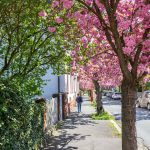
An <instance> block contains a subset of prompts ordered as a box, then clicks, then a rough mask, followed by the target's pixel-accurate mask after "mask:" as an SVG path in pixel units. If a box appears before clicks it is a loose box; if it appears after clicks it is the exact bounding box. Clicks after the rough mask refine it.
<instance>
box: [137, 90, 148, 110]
mask: <svg viewBox="0 0 150 150" xmlns="http://www.w3.org/2000/svg"><path fill="white" fill-rule="evenodd" d="M136 106H137V107H147V109H148V110H150V90H149V91H144V92H143V93H142V95H141V96H140V97H139V98H138V99H137V102H136Z"/></svg>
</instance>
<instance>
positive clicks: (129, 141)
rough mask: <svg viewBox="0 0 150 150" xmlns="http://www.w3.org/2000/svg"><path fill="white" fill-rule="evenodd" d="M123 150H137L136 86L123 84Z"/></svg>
mask: <svg viewBox="0 0 150 150" xmlns="http://www.w3.org/2000/svg"><path fill="white" fill-rule="evenodd" d="M121 89H122V150H137V139H136V138H137V137H136V126H135V122H136V107H135V101H136V94H137V92H136V85H135V84H134V83H133V84H132V83H131V82H128V81H127V80H124V81H123V82H122V86H121Z"/></svg>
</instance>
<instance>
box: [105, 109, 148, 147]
mask: <svg viewBox="0 0 150 150" xmlns="http://www.w3.org/2000/svg"><path fill="white" fill-rule="evenodd" d="M105 111H106V112H107V113H108V114H109V115H110V116H114V115H113V114H112V113H110V112H109V111H108V110H107V109H105ZM110 122H111V123H112V124H113V125H114V127H115V128H116V129H117V131H118V133H119V134H121V133H122V132H121V128H120V126H119V125H118V124H117V123H116V122H115V121H114V120H112V119H111V120H110ZM138 138H139V137H138ZM137 142H138V150H150V149H149V148H148V147H146V146H145V145H144V142H143V141H142V142H140V141H139V140H137Z"/></svg>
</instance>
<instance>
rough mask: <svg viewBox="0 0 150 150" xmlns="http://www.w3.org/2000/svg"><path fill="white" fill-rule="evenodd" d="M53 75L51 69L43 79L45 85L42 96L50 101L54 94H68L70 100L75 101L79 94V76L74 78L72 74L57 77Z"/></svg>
mask: <svg viewBox="0 0 150 150" xmlns="http://www.w3.org/2000/svg"><path fill="white" fill-rule="evenodd" d="M52 73H53V71H52V69H49V70H48V71H47V74H46V75H45V76H44V77H43V80H44V81H45V85H44V86H43V89H42V91H43V94H42V96H43V97H44V98H46V99H48V100H49V99H51V98H52V95H53V94H57V93H67V95H68V99H73V98H74V97H75V96H76V95H77V93H78V92H79V82H78V81H77V76H72V75H70V74H64V75H61V76H57V75H53V74H52Z"/></svg>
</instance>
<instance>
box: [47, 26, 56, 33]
mask: <svg viewBox="0 0 150 150" xmlns="http://www.w3.org/2000/svg"><path fill="white" fill-rule="evenodd" d="M48 31H49V32H51V33H53V32H55V31H56V27H48Z"/></svg>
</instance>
